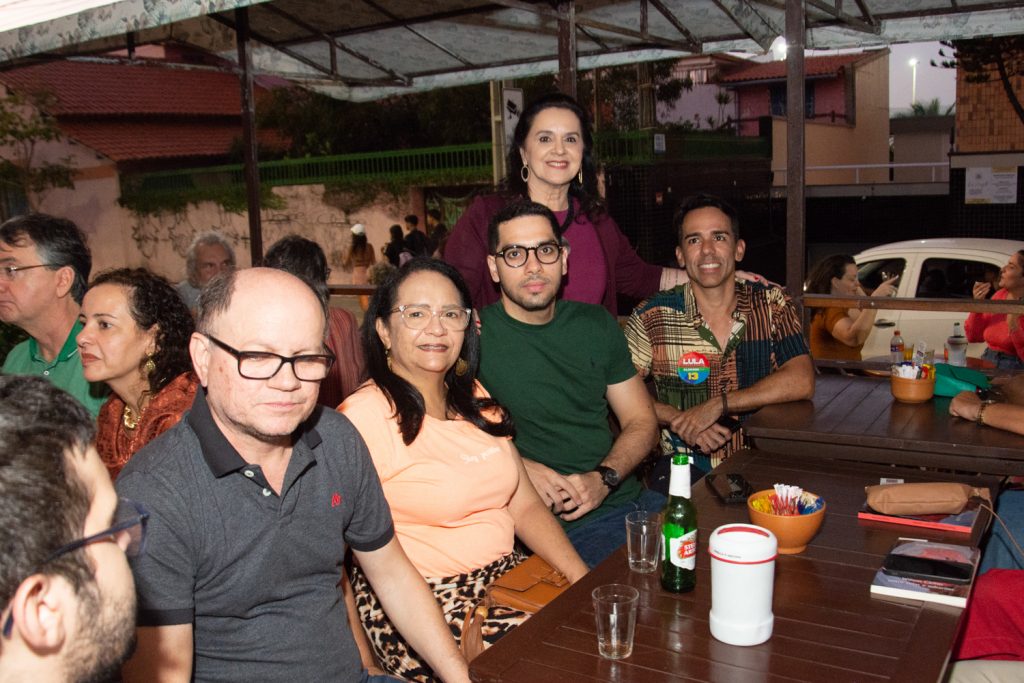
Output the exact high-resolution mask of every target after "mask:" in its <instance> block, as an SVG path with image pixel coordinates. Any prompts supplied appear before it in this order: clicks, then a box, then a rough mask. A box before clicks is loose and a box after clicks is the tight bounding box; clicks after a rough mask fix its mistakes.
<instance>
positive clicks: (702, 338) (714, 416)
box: [626, 195, 814, 476]
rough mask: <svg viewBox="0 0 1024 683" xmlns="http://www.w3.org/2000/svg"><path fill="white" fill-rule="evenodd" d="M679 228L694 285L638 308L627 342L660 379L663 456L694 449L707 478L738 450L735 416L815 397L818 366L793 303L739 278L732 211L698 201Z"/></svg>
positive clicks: (739, 246)
mask: <svg viewBox="0 0 1024 683" xmlns="http://www.w3.org/2000/svg"><path fill="white" fill-rule="evenodd" d="M673 226H674V227H675V228H676V229H677V230H678V231H679V246H678V247H676V258H677V259H678V261H679V265H680V266H683V267H685V268H686V272H687V273H689V275H690V282H688V283H687V284H684V285H680V286H678V287H675V288H673V289H670V290H667V291H664V292H659V293H658V294H656V295H654V296H653V297H651V298H650V299H648V300H647V301H644V302H643V303H642V304H640V305H639V306H638V307H637V308H636V310H634V311H633V314H632V315H631V316H630V317H629V321H628V323H627V324H626V339H627V341H628V342H629V349H630V353H631V354H632V356H633V364H634V365H635V366H636V368H637V370H638V372H639V373H640V374H641V376H643V377H645V378H646V377H648V376H651V377H652V378H653V381H654V386H655V389H656V392H657V401H656V402H655V406H654V407H655V412H656V413H657V416H658V422H659V424H661V426H662V427H663V430H662V444H663V447H664V450H667V451H674V450H677V449H681V450H684V451H689V452H690V453H691V461H692V462H693V464H694V465H696V467H697V468H698V469H699V470H701V471H702V472H707V471H709V470H710V469H711V468H713V467H715V466H716V465H718V464H719V463H720V462H721V461H722V460H723V459H725V458H726V457H728V455H729V454H730V453H731V452H732V449H733V448H734V447H738V446H739V445H740V435H739V434H738V433H734V432H733V430H732V429H731V428H730V426H729V425H728V418H729V417H730V416H732V415H736V414H741V413H748V412H751V411H753V410H757V409H758V408H760V407H761V406H764V405H769V404H772V403H781V402H784V401H795V400H799V399H806V398H811V397H812V396H813V395H814V366H813V365H812V363H811V357H810V355H809V354H808V350H807V343H806V341H805V340H804V337H803V334H802V332H801V329H800V321H799V319H798V317H797V314H796V309H795V308H794V307H793V305H792V303H791V302H790V300H789V297H787V296H786V295H785V293H784V292H783V291H782V290H781V289H780V288H778V287H775V286H768V285H763V284H759V283H752V282H745V281H743V280H740V279H737V278H736V276H735V273H736V263H737V262H738V261H740V260H741V259H742V258H743V252H744V250H745V249H746V245H745V244H744V242H743V240H741V239H739V224H738V219H737V214H736V210H735V209H733V208H732V207H731V206H729V205H728V204H726V203H725V202H724V201H722V200H721V199H719V198H717V197H712V196H710V195H696V196H694V197H690V198H689V199H687V200H686V201H684V202H683V205H682V206H681V207H680V209H679V211H678V212H677V213H676V215H675V218H674V219H673ZM723 418H726V419H723ZM723 423H726V424H723ZM694 474H695V476H697V475H698V474H699V473H694Z"/></svg>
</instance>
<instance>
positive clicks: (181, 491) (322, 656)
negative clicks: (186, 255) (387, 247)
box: [117, 268, 468, 682]
mask: <svg viewBox="0 0 1024 683" xmlns="http://www.w3.org/2000/svg"><path fill="white" fill-rule="evenodd" d="M325 318H326V315H325V309H324V304H323V302H322V301H321V300H320V298H319V297H318V296H317V294H316V293H315V292H314V291H313V289H311V288H310V287H309V285H307V284H306V283H305V282H303V281H302V280H300V279H299V278H297V277H295V276H294V275H290V274H288V273H285V272H283V271H280V270H274V269H270V268H251V269H248V270H243V271H232V272H229V273H226V274H223V275H221V276H219V277H218V278H216V279H214V280H212V281H211V282H210V283H209V284H208V285H207V286H206V287H205V288H204V289H203V292H202V294H201V295H200V297H199V308H198V318H197V321H196V329H197V332H196V333H195V334H194V335H193V336H192V340H191V345H190V351H191V355H192V362H193V365H194V368H195V372H196V375H197V376H198V378H199V382H200V384H201V385H202V389H201V390H200V391H199V392H197V393H196V398H195V401H194V403H193V405H192V408H191V410H190V411H189V412H188V413H186V415H185V417H184V418H183V419H182V421H181V422H179V423H178V424H177V425H175V426H174V427H172V428H171V429H170V430H168V431H167V432H164V434H163V435H161V436H160V437H159V438H157V439H156V440H155V441H153V442H152V443H150V444H149V445H148V446H146V447H145V448H143V449H142V450H141V451H139V452H138V453H136V455H135V456H134V457H133V458H132V459H131V460H130V461H129V462H128V464H127V466H125V468H124V470H122V471H121V475H120V476H119V477H118V479H117V489H118V491H119V493H120V494H121V495H123V496H126V497H129V498H132V499H134V500H138V501H140V502H141V503H142V504H144V505H145V506H146V507H147V508H148V509H149V510H150V511H151V512H152V518H151V520H150V526H149V532H150V535H151V540H150V549H149V551H148V552H147V553H146V555H145V556H143V557H140V558H139V559H138V560H136V561H135V562H133V563H132V570H133V572H134V575H135V581H136V585H137V592H138V599H139V612H138V615H139V628H138V641H139V643H138V648H137V650H136V653H135V655H134V656H133V657H132V658H131V660H129V662H128V663H127V664H126V665H125V667H124V671H123V674H124V680H125V681H128V682H132V681H147V682H148V681H154V680H159V681H189V680H194V681H211V680H235V681H253V680H260V681H366V680H368V674H367V672H366V670H364V669H363V667H362V664H361V661H360V656H359V653H358V651H357V648H356V644H355V642H354V641H353V637H352V632H351V630H350V629H349V627H348V621H347V618H346V608H345V604H344V599H343V595H342V589H341V587H340V586H339V581H340V579H341V575H342V563H343V560H344V558H345V553H346V549H347V548H348V547H351V548H352V550H353V553H354V555H355V557H356V558H358V560H359V561H360V563H361V564H362V567H363V569H364V570H365V572H366V574H367V576H369V578H370V581H371V582H372V583H373V585H374V586H375V588H376V589H377V592H378V595H380V596H381V599H382V601H383V602H384V606H385V608H386V609H387V610H388V613H389V615H390V616H391V618H392V620H393V621H394V622H395V623H396V624H397V625H398V627H399V628H400V629H401V630H402V632H403V635H404V636H405V637H406V638H407V639H408V640H409V642H410V643H413V644H414V646H415V647H416V649H417V650H418V651H419V652H421V653H422V654H423V655H424V657H425V658H426V659H427V660H428V661H429V662H430V664H431V666H433V667H434V669H435V670H437V671H438V672H439V673H440V674H441V675H442V677H443V678H444V679H445V680H447V681H466V680H468V673H467V668H466V662H465V660H464V659H463V658H462V657H461V656H460V655H459V652H458V649H457V648H456V645H455V641H454V640H453V639H452V638H451V636H450V635H449V634H448V630H447V628H446V625H445V622H444V619H443V618H442V615H441V611H440V609H438V607H437V604H436V603H435V602H434V599H433V596H432V595H431V594H430V592H429V591H428V590H427V588H426V586H425V585H424V583H423V581H422V579H421V578H420V576H419V574H418V573H417V572H416V570H415V568H414V567H413V566H412V565H411V564H410V563H409V560H408V559H407V558H406V556H405V554H404V553H403V552H402V547H401V546H400V545H399V543H398V540H397V539H396V538H395V536H394V527H393V525H392V521H391V513H390V511H389V509H388V505H387V502H386V501H385V499H384V495H383V493H382V491H381V487H380V481H379V479H378V478H377V474H376V472H375V471H374V469H373V464H372V462H371V461H370V457H369V455H368V454H367V451H366V446H365V444H364V443H363V440H362V439H361V438H360V437H359V434H358V432H356V430H355V429H354V428H353V427H352V424H351V423H350V422H349V421H348V420H347V419H345V418H344V417H343V416H341V415H340V414H338V413H337V412H336V411H333V410H325V409H323V408H322V407H319V406H318V405H317V403H316V399H317V393H318V389H319V384H320V381H321V380H323V378H324V377H325V376H326V375H327V373H328V371H329V370H330V368H331V365H332V364H333V362H334V357H333V356H331V355H330V354H328V353H326V352H325V350H324V337H325V329H326V320H325ZM369 680H376V679H374V678H370V679H369Z"/></svg>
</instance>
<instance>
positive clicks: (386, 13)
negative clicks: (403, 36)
mask: <svg viewBox="0 0 1024 683" xmlns="http://www.w3.org/2000/svg"><path fill="white" fill-rule="evenodd" d="M363 2H364V3H366V4H367V5H369V6H370V7H372V8H373V9H375V10H377V11H378V12H380V13H381V14H383V15H384V16H386V17H387V18H389V19H391V20H393V21H400V19H399V17H398V16H397V15H395V14H392V13H391V12H389V11H388V10H386V9H384V8H383V7H381V6H380V5H379V4H378V3H376V2H374V1H373V0H363ZM403 28H405V30H406V31H408V32H409V33H411V34H413V35H414V36H416V37H417V38H419V39H420V40H422V41H425V42H427V43H430V44H431V45H433V46H434V47H436V48H437V49H438V50H440V51H441V52H443V53H445V54H446V55H448V56H449V57H451V58H452V59H454V60H455V61H457V62H459V63H460V64H462V65H464V66H473V62H471V61H469V60H468V59H466V58H465V57H463V56H462V55H459V54H457V53H455V52H454V51H452V50H450V49H448V48H447V47H445V46H444V45H442V44H441V43H439V42H437V41H436V40H434V39H433V38H429V37H427V36H425V35H423V34H422V33H420V32H419V31H417V30H416V29H414V28H412V27H411V26H409V24H404V25H403Z"/></svg>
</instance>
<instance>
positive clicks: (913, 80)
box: [910, 57, 917, 106]
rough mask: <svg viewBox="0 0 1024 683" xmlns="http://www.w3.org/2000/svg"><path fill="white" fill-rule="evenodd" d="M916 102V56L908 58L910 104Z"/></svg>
mask: <svg viewBox="0 0 1024 683" xmlns="http://www.w3.org/2000/svg"><path fill="white" fill-rule="evenodd" d="M915 104H917V57H912V58H911V59H910V105H911V106H913V105H915Z"/></svg>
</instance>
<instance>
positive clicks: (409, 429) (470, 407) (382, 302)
mask: <svg viewBox="0 0 1024 683" xmlns="http://www.w3.org/2000/svg"><path fill="white" fill-rule="evenodd" d="M420 272H430V273H438V274H439V275H442V276H444V277H446V278H448V279H449V280H451V282H452V284H453V285H455V289H456V290H458V292H459V299H460V302H459V304H460V305H461V306H464V307H465V308H471V307H472V303H471V301H472V300H471V298H470V294H469V288H468V287H467V286H466V281H465V280H463V279H462V276H461V275H459V271H457V270H455V268H453V267H452V266H450V265H448V264H447V263H445V262H444V261H439V260H437V259H432V258H414V259H412V260H411V261H409V262H408V263H406V264H405V265H404V266H402V267H401V268H399V269H398V270H396V271H395V272H394V273H393V274H392V275H391V276H390V277H389V278H388V279H387V280H386V281H385V282H384V283H383V284H382V285H380V286H379V287H377V291H376V292H374V294H373V298H372V299H371V300H370V307H369V308H368V309H367V310H366V315H365V316H364V318H363V326H362V328H361V332H362V336H363V351H364V352H365V353H366V365H367V370H368V373H369V375H370V379H372V380H373V381H374V382H376V383H377V386H378V387H380V390H381V391H383V392H384V395H385V396H387V398H388V401H389V402H390V403H391V405H392V406H394V408H395V417H396V418H397V419H398V427H399V429H401V431H402V441H404V442H405V443H406V444H411V443H412V442H413V441H414V440H415V439H416V436H417V435H418V434H419V433H420V428H421V427H422V426H423V416H424V415H425V414H426V406H425V405H424V403H423V395H422V394H420V392H419V390H417V389H416V387H414V386H413V385H412V384H410V383H409V382H407V381H405V380H404V379H402V378H401V377H399V376H398V375H396V374H395V373H394V372H392V370H391V368H389V367H388V356H387V352H386V350H385V348H384V342H383V341H381V338H380V335H378V334H377V321H378V320H384V321H387V319H388V318H389V317H391V313H392V311H393V310H394V308H395V299H396V297H397V295H398V288H399V287H401V285H402V283H403V282H405V281H406V280H407V279H408V278H409V277H410V276H411V275H413V274H414V273H420ZM398 324H399V325H401V324H403V323H401V322H399V323H398ZM459 358H461V359H462V360H464V361H466V364H467V366H468V368H467V370H466V372H464V373H463V374H461V375H459V374H458V373H457V372H455V367H454V366H453V367H450V368H448V372H446V373H445V376H444V383H445V385H446V386H447V387H448V398H447V408H448V409H449V410H450V411H451V412H453V413H455V414H456V415H459V416H461V417H464V418H465V419H466V420H468V421H469V422H471V423H473V424H474V425H475V426H476V427H477V428H479V429H482V430H483V431H485V432H487V433H488V434H492V435H494V436H515V427H514V426H513V423H512V417H511V415H509V412H508V411H507V410H505V408H503V407H502V406H501V405H500V404H499V403H498V402H497V401H495V400H494V399H491V398H486V399H484V398H477V397H476V396H474V395H473V389H474V384H475V382H476V372H477V369H478V368H479V366H480V335H479V334H477V332H476V329H475V328H474V327H473V323H472V321H471V322H470V326H469V328H468V329H467V330H466V336H465V337H464V339H463V342H462V349H461V350H460V351H459ZM494 408H497V410H498V414H499V415H500V416H501V419H500V421H498V422H492V421H490V420H488V419H487V418H485V417H484V416H483V414H482V411H484V410H490V409H494Z"/></svg>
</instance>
